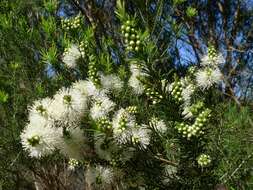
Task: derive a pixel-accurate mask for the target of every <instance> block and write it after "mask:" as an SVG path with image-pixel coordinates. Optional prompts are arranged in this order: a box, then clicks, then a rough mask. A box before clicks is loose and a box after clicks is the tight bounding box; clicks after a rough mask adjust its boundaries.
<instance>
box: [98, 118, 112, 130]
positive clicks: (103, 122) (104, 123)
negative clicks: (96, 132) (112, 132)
mask: <svg viewBox="0 0 253 190" xmlns="http://www.w3.org/2000/svg"><path fill="white" fill-rule="evenodd" d="M97 126H98V128H99V129H111V128H112V123H111V122H110V120H109V119H108V118H107V117H102V118H100V119H99V120H98V121H97Z"/></svg>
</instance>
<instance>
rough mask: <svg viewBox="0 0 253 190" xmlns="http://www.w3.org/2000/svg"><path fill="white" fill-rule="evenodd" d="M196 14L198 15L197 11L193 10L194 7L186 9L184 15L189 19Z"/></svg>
mask: <svg viewBox="0 0 253 190" xmlns="http://www.w3.org/2000/svg"><path fill="white" fill-rule="evenodd" d="M197 14H198V11H197V9H196V8H194V7H188V8H187V9H186V15H187V16H188V17H189V18H192V17H195V16H196V15H197Z"/></svg>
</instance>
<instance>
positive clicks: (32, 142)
mask: <svg viewBox="0 0 253 190" xmlns="http://www.w3.org/2000/svg"><path fill="white" fill-rule="evenodd" d="M27 142H28V144H29V145H31V146H33V147H34V146H37V145H38V144H39V143H40V137H39V136H38V135H34V136H33V137H31V138H29V139H27Z"/></svg>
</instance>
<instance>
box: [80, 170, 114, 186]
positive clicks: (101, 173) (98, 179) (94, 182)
mask: <svg viewBox="0 0 253 190" xmlns="http://www.w3.org/2000/svg"><path fill="white" fill-rule="evenodd" d="M85 179H86V183H87V184H88V186H90V187H91V186H93V187H95V189H108V186H110V185H111V184H112V183H113V181H114V173H113V170H112V169H111V168H109V167H104V166H101V165H98V166H96V167H88V168H87V169H86V172H85Z"/></svg>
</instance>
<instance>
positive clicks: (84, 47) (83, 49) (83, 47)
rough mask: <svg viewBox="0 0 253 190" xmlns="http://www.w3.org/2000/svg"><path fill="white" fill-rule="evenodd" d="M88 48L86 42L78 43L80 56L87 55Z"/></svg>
mask: <svg viewBox="0 0 253 190" xmlns="http://www.w3.org/2000/svg"><path fill="white" fill-rule="evenodd" d="M88 49H89V44H88V42H87V41H82V42H81V43H80V45H79V50H80V52H81V55H82V57H84V56H85V55H89V52H88Z"/></svg>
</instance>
